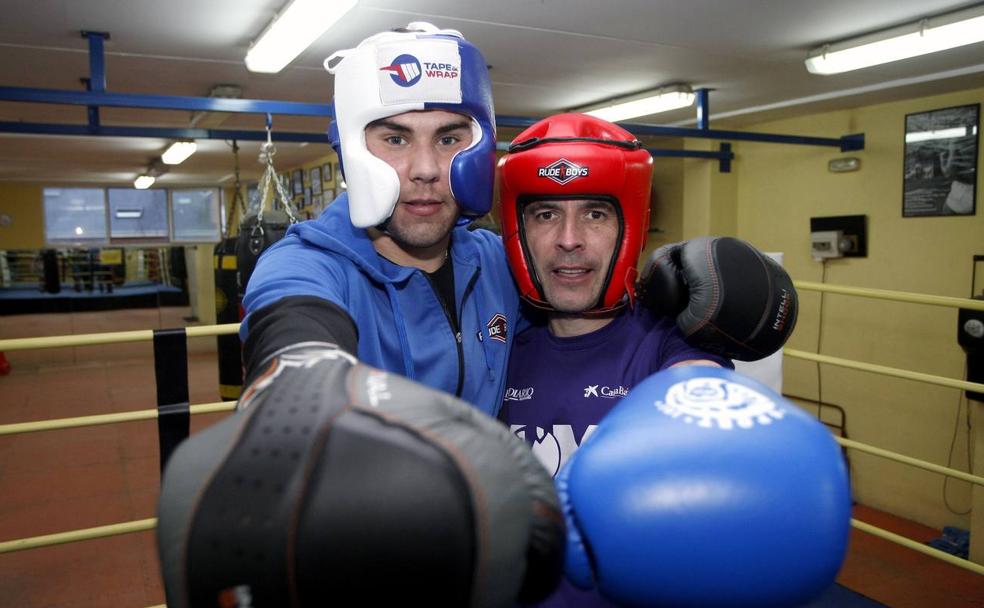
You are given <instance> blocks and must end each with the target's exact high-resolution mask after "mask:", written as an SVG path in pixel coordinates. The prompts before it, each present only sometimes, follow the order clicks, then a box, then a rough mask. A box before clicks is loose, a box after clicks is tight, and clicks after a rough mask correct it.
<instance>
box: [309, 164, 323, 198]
mask: <svg viewBox="0 0 984 608" xmlns="http://www.w3.org/2000/svg"><path fill="white" fill-rule="evenodd" d="M308 175H310V179H311V193H312V194H321V167H311V172H310V173H308Z"/></svg>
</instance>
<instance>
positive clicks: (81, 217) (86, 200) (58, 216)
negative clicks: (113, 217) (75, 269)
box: [44, 188, 107, 243]
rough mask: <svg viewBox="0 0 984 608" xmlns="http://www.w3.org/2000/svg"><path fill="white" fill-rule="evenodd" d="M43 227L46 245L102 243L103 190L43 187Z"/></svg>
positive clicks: (104, 230)
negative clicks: (47, 243)
mask: <svg viewBox="0 0 984 608" xmlns="http://www.w3.org/2000/svg"><path fill="white" fill-rule="evenodd" d="M44 227H45V236H46V238H47V240H48V242H49V243H92V242H105V241H106V240H107V239H106V192H105V190H103V189H102V188H45V189H44Z"/></svg>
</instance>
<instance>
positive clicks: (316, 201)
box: [311, 194, 323, 217]
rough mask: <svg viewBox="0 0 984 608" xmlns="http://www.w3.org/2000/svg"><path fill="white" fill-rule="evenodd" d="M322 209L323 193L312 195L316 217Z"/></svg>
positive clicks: (312, 204) (312, 206)
mask: <svg viewBox="0 0 984 608" xmlns="http://www.w3.org/2000/svg"><path fill="white" fill-rule="evenodd" d="M321 209H323V207H322V206H321V195H320V194H315V195H312V196H311V211H313V212H314V215H315V217H317V216H318V214H319V213H321Z"/></svg>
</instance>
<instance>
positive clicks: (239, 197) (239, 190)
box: [222, 139, 246, 239]
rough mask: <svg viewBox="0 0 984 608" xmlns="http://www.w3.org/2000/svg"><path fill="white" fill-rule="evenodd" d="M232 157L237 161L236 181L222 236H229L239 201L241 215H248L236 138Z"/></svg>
mask: <svg viewBox="0 0 984 608" xmlns="http://www.w3.org/2000/svg"><path fill="white" fill-rule="evenodd" d="M232 157H233V159H234V161H235V176H236V181H235V183H233V186H232V187H233V189H234V192H235V193H234V194H233V195H232V201H230V202H229V212H228V214H227V215H226V223H225V232H224V233H223V234H222V238H223V239H226V238H229V230H230V229H231V228H232V217H233V214H234V213H235V211H236V203H237V202H238V203H239V217H240V219H241V218H244V217H246V199H245V197H243V187H242V183H241V182H240V180H239V142H237V141H236V140H235V139H234V140H232Z"/></svg>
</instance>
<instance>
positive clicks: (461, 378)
mask: <svg viewBox="0 0 984 608" xmlns="http://www.w3.org/2000/svg"><path fill="white" fill-rule="evenodd" d="M422 274H423V275H424V276H425V277H427V282H428V283H430V286H431V290H432V291H433V292H434V296H435V297H436V298H437V301H438V302H440V303H441V310H443V311H444V318H445V319H447V321H448V327H450V328H451V332H452V333H454V344H455V347H456V348H457V351H458V386H457V388H455V389H454V396H455V397H461V389H462V388H463V386H464V384H465V352H464V349H463V348H462V346H461V330H460V329H458V330H456V329H455V327H454V323H453V322H452V321H451V313H450V312H448V304H447V302H445V301H444V298H442V297H441V293H440V292H439V291H438V289H437V285H436V284H434V279H432V278H431V276H430V275H429V274H427V273H426V272H425V273H422ZM470 285H471V283H469V286H470ZM459 318H460V317H459Z"/></svg>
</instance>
